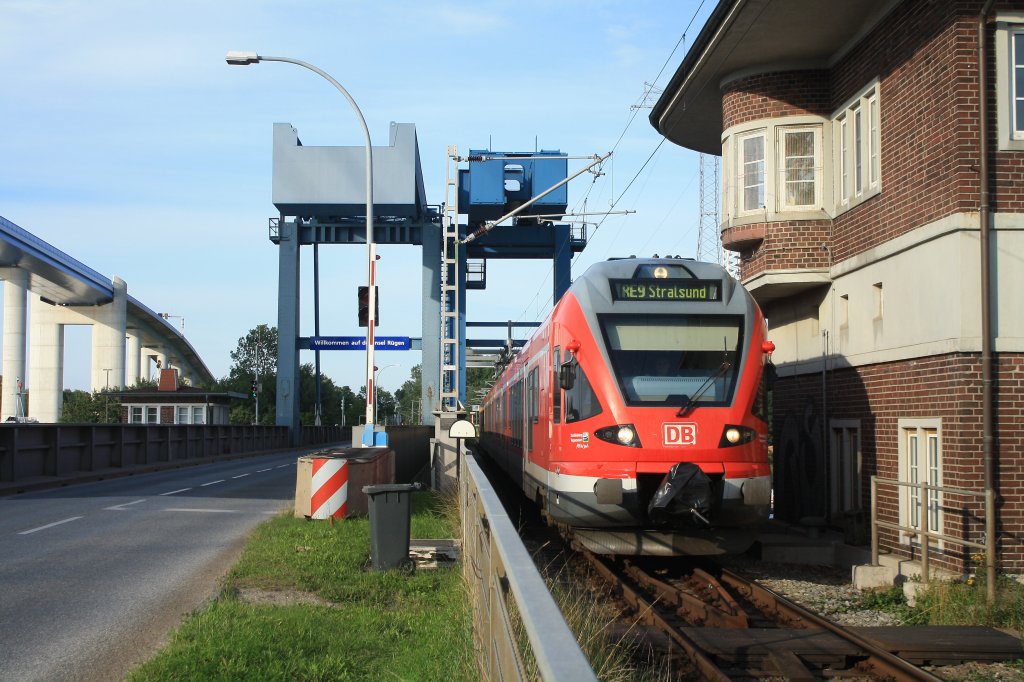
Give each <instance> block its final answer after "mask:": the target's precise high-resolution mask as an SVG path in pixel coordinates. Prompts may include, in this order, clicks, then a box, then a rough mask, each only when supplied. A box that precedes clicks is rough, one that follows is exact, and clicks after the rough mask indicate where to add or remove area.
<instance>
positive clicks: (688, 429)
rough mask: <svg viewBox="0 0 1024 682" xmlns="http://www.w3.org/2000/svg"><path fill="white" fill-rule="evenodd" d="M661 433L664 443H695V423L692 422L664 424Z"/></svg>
mask: <svg viewBox="0 0 1024 682" xmlns="http://www.w3.org/2000/svg"><path fill="white" fill-rule="evenodd" d="M662 434H663V435H664V439H665V445H696V444H697V425H696V424H695V423H693V422H687V423H684V424H665V425H664V426H663V430H662Z"/></svg>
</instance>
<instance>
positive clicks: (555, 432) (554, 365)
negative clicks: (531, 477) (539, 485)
mask: <svg viewBox="0 0 1024 682" xmlns="http://www.w3.org/2000/svg"><path fill="white" fill-rule="evenodd" d="M561 366H562V349H561V348H560V347H558V346H555V350H554V352H553V353H552V354H551V431H550V433H549V436H550V437H549V439H548V441H549V442H548V458H549V459H557V458H558V456H559V454H561V453H560V450H561V444H562V440H561V438H560V436H561V433H562V387H561V386H560V385H559V383H558V369H559V368H560V367H561Z"/></svg>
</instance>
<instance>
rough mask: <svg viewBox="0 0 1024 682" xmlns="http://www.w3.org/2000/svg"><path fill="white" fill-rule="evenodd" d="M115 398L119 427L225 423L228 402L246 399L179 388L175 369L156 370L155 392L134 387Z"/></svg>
mask: <svg viewBox="0 0 1024 682" xmlns="http://www.w3.org/2000/svg"><path fill="white" fill-rule="evenodd" d="M115 395H118V396H119V397H120V398H121V422H122V423H123V424H228V423H230V421H231V420H230V416H229V411H230V407H231V401H232V400H233V399H235V400H237V399H242V398H245V397H246V396H245V395H243V394H241V393H230V392H215V391H206V390H203V389H201V388H193V387H191V386H182V385H180V384H179V383H178V370H176V369H163V370H160V382H159V383H158V385H157V387H156V388H155V389H153V388H136V389H131V390H127V391H121V392H119V393H116V394H115Z"/></svg>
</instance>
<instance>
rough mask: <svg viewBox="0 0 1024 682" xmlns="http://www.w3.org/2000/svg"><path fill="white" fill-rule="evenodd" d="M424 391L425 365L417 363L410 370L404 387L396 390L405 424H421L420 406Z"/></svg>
mask: <svg viewBox="0 0 1024 682" xmlns="http://www.w3.org/2000/svg"><path fill="white" fill-rule="evenodd" d="M422 392H423V367H422V366H421V365H416V366H415V367H413V368H412V369H410V370H409V378H408V379H407V380H406V382H405V383H404V384H402V387H401V388H399V389H397V390H396V391H395V400H397V401H398V410H399V412H400V413H401V415H402V423H403V424H419V423H420V422H421V421H422V420H421V418H420V415H421V414H422V411H421V410H422V408H421V407H420V402H421V398H420V396H421V395H422Z"/></svg>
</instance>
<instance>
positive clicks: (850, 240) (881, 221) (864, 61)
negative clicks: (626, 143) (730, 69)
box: [722, 0, 1024, 278]
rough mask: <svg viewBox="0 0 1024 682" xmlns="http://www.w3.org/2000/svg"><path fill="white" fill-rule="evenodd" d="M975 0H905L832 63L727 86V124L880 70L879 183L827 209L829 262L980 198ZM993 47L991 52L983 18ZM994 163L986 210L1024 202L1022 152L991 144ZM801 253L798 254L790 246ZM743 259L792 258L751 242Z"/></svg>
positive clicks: (848, 93)
mask: <svg viewBox="0 0 1024 682" xmlns="http://www.w3.org/2000/svg"><path fill="white" fill-rule="evenodd" d="M981 4H982V3H981V1H980V0H977V1H975V0H959V1H957V0H945V1H939V2H911V1H909V0H908V1H907V2H904V3H903V4H902V5H900V6H899V7H898V8H896V9H895V10H894V11H893V13H892V14H891V15H889V16H888V17H887V18H886V19H885V21H883V22H882V24H881V25H880V26H879V27H878V28H877V29H876V30H875V31H874V32H872V33H871V34H870V35H868V36H866V37H865V39H864V40H863V41H862V42H861V43H860V44H858V45H857V46H856V47H855V48H854V49H853V50H852V51H851V52H849V53H848V54H847V55H846V56H845V57H844V58H843V59H842V60H840V61H839V62H838V63H837V64H836V65H835V67H834V68H833V69H832V70H831V71H823V70H811V71H787V72H780V73H770V74H762V75H753V76H748V77H745V78H742V79H738V80H736V81H732V82H730V83H728V84H726V85H725V86H724V88H723V93H722V114H723V124H724V126H725V127H726V128H728V127H730V126H733V125H736V124H740V123H746V122H750V121H755V120H764V119H779V118H785V117H788V116H795V115H801V114H815V115H820V116H826V117H828V116H830V115H831V114H832V112H834V111H835V110H836V109H838V108H839V107H840V106H842V105H843V104H845V103H846V102H847V101H848V100H849V99H850V98H851V97H853V96H854V95H856V94H858V93H859V92H860V91H861V90H862V89H863V88H864V87H865V86H867V85H868V84H869V83H870V82H871V81H872V80H874V79H875V78H878V79H880V85H879V93H880V117H881V122H882V125H881V150H880V153H881V171H882V174H881V182H882V191H881V193H880V194H879V195H877V196H875V197H873V198H871V199H869V200H867V201H866V202H864V203H863V204H860V205H859V206H856V207H855V208H853V209H851V210H849V211H846V212H844V213H842V214H839V215H838V216H837V217H836V218H835V220H834V225H833V226H832V229H831V230H830V239H831V243H830V246H831V248H832V253H833V256H834V258H835V261H836V262H840V261H842V260H845V259H847V258H850V257H853V256H856V255H858V254H860V253H863V252H864V251H867V250H868V249H871V248H872V247H875V246H877V245H879V244H881V243H884V242H886V241H889V240H891V239H893V238H895V237H898V236H899V235H901V234H905V233H907V232H909V231H911V230H913V229H915V228H917V227H920V226H922V225H926V224H929V223H932V222H934V221H936V220H939V219H940V218H943V217H946V216H949V215H951V214H954V213H962V212H973V211H977V210H978V207H979V200H980V196H979V184H978V164H979V158H980V152H979V149H980V147H979V144H978V120H977V119H978V92H977V88H978V85H977V71H976V66H977V54H976V47H977V36H976V25H977V24H976V22H977V15H978V12H979V11H980V9H981ZM1016 4H1017V5H1018V6H1017V7H1016V8H1017V9H1019V3H1016ZM1014 6H1015V3H1014V2H1012V0H1000V1H999V2H997V3H996V4H995V8H996V10H998V9H1000V8H1003V9H1010V8H1012V7H1014ZM989 49H990V55H994V28H993V26H992V25H991V24H990V25H989ZM989 82H990V88H989V90H990V98H989V112H990V116H989V118H990V125H991V130H992V135H991V140H990V141H991V144H992V148H993V149H995V142H996V137H995V117H996V114H995V111H996V101H995V64H994V59H993V60H990V68H989ZM826 156H828V154H826ZM990 168H991V174H990V181H991V193H992V194H991V199H992V204H991V205H992V208H993V210H996V211H1011V212H1024V153H1021V152H999V153H994V154H993V157H992V158H991V167H990ZM817 222H820V221H810V222H807V223H799V222H797V223H795V224H790V223H765V224H764V226H765V228H766V230H767V236H768V237H769V238H770V237H771V236H772V234H773V232H772V230H773V229H775V228H783V229H787V228H789V229H792V228H793V227H794V226H795V227H797V228H799V227H800V226H801V225H806V226H807V227H810V228H811V229H817V227H818V226H817V225H816V224H815V223H817ZM778 236H780V237H781V236H782V235H781V234H780V235H778ZM786 236H787V237H788V235H786ZM765 241H766V242H767V241H768V239H767V238H766V240H765ZM781 241H782V240H781V239H779V240H776V243H780V242H781ZM794 248H795V249H797V250H804V249H805V248H806V245H805V244H803V243H801V242H799V241H798V242H797V243H795V244H794ZM802 257H806V254H804V255H803V256H798V257H797V258H798V259H799V258H802ZM743 259H744V261H745V262H744V266H743V277H744V278H747V277H749V276H751V275H753V274H756V273H757V272H761V271H763V270H765V269H771V268H772V267H773V260H776V259H777V260H780V261H782V262H786V261H787V260H790V259H787V258H786V257H785V256H778V255H777V254H773V255H772V256H771V258H767V257H764V256H762V254H759V253H758V249H752V250H748V252H747V253H744V254H743ZM778 267H781V266H778Z"/></svg>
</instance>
